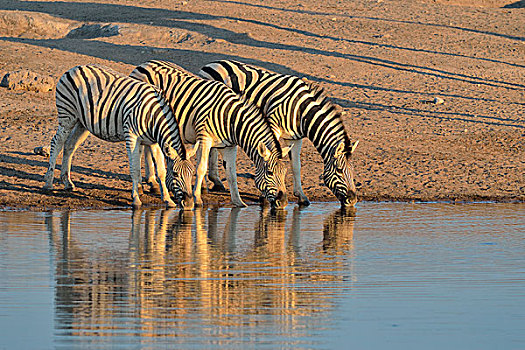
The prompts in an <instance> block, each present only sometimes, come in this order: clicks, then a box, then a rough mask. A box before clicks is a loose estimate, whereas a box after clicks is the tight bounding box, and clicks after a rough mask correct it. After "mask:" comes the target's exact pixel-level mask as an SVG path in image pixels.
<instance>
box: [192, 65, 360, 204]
mask: <svg viewBox="0 0 525 350" xmlns="http://www.w3.org/2000/svg"><path fill="white" fill-rule="evenodd" d="M198 75H200V76H201V77H203V78H206V79H210V80H215V81H220V82H223V83H225V84H226V85H227V86H229V87H230V88H232V89H233V90H234V91H235V92H237V93H239V94H242V96H243V97H245V98H246V99H247V100H249V101H250V102H252V103H254V104H255V105H256V106H257V107H259V108H260V109H261V110H262V111H263V112H264V115H265V116H266V117H267V118H268V121H269V123H270V126H271V128H272V131H273V132H274V133H275V135H276V136H277V138H278V139H279V138H282V139H283V140H284V142H285V143H286V144H287V145H292V146H293V147H292V150H291V152H290V159H291V163H292V172H293V180H294V181H293V182H294V190H293V192H294V195H295V196H297V197H298V198H299V203H300V204H305V205H308V204H309V203H310V202H309V200H308V198H307V197H306V195H305V194H304V192H303V189H302V186H301V159H300V152H301V146H302V139H303V138H305V137H306V138H308V139H310V141H312V143H313V145H314V146H315V148H316V149H317V151H318V152H319V153H320V154H321V156H322V158H323V161H324V172H323V179H324V182H325V184H326V186H327V187H328V188H329V189H330V190H331V191H332V192H333V193H334V195H335V196H336V197H337V199H338V200H339V201H340V202H341V205H342V206H343V207H351V206H354V205H355V203H356V202H357V194H356V187H355V184H354V171H353V166H352V162H351V155H352V153H353V152H354V150H355V148H356V146H357V143H358V142H357V141H356V142H355V143H354V144H353V145H352V143H351V141H350V137H349V136H348V134H347V133H346V131H345V128H344V126H343V122H342V120H341V112H340V108H339V107H338V106H337V105H335V104H334V103H332V102H331V101H330V100H329V99H328V98H327V97H326V96H325V95H324V93H323V90H322V89H321V88H320V87H318V86H313V85H312V84H310V83H308V82H306V81H304V80H302V79H300V78H298V77H295V76H290V75H283V74H278V73H274V72H271V71H267V70H264V69H262V68H258V67H255V66H251V65H248V64H244V63H240V62H236V61H231V60H221V61H217V62H212V63H209V64H207V65H205V66H204V67H203V68H202V69H201V70H200V71H199V73H198ZM216 169H217V154H216V153H213V152H212V153H211V154H210V175H209V178H210V180H211V181H213V182H214V183H215V184H217V186H220V180H219V178H218V177H217V170H216Z"/></svg>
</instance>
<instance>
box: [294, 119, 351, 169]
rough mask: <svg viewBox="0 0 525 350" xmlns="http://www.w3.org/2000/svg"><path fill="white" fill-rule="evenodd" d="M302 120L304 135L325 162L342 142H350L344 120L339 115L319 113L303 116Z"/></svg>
mask: <svg viewBox="0 0 525 350" xmlns="http://www.w3.org/2000/svg"><path fill="white" fill-rule="evenodd" d="M302 121H303V122H302V127H303V130H304V133H305V135H304V136H306V137H307V138H308V139H309V140H310V141H312V143H313V145H314V147H315V149H317V151H318V152H319V154H321V157H322V158H323V160H324V161H325V162H326V161H327V160H328V159H329V158H330V157H332V154H333V151H334V150H335V148H336V147H337V146H338V145H339V144H340V143H341V142H345V143H349V142H350V139H349V138H348V136H347V134H346V131H345V128H344V125H343V122H342V121H341V119H340V118H339V116H337V115H333V114H324V115H323V114H320V113H317V114H315V115H313V116H310V117H308V116H307V117H303V120H302ZM347 146H348V145H347Z"/></svg>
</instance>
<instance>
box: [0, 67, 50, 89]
mask: <svg viewBox="0 0 525 350" xmlns="http://www.w3.org/2000/svg"><path fill="white" fill-rule="evenodd" d="M0 86H2V87H6V88H8V89H9V90H26V91H36V92H47V91H51V90H53V88H54V86H55V81H54V79H53V78H52V77H50V76H42V75H39V74H36V73H34V72H31V71H28V70H18V71H13V72H8V73H7V74H5V75H4V77H3V78H2V81H1V82H0Z"/></svg>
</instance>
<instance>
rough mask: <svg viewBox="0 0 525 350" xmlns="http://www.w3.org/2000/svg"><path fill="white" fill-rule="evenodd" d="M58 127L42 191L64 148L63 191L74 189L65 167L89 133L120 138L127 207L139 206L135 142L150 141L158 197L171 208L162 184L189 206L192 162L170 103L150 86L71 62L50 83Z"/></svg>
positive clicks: (114, 139) (137, 144)
mask: <svg viewBox="0 0 525 350" xmlns="http://www.w3.org/2000/svg"><path fill="white" fill-rule="evenodd" d="M56 106H57V111H58V130H57V132H56V134H55V136H54V137H53V139H52V140H51V146H50V158H49V169H48V171H47V173H46V175H45V177H44V179H45V186H44V188H46V189H52V188H53V172H54V169H55V165H56V159H57V156H58V155H59V154H60V152H61V151H62V148H64V156H63V160H62V169H61V180H62V182H63V183H64V185H65V188H66V189H68V190H74V188H75V186H74V184H73V182H71V178H70V169H71V160H72V157H73V153H74V152H75V150H76V148H77V147H78V146H79V145H80V144H81V143H82V142H83V141H84V140H85V139H86V137H87V136H88V135H89V133H92V134H93V135H95V136H97V137H98V138H101V139H103V140H105V141H110V142H119V141H126V149H127V153H128V157H129V163H130V172H131V177H132V180H133V189H132V197H133V205H134V206H136V207H139V206H140V205H141V204H142V203H141V201H140V198H139V190H140V189H139V186H140V157H139V155H140V145H141V144H146V145H151V148H152V153H153V155H154V157H155V158H156V160H157V162H156V163H158V164H159V165H160V167H159V168H158V169H157V173H158V175H159V178H160V179H161V188H162V193H161V194H162V197H163V200H164V201H165V202H166V203H167V204H168V205H169V206H175V203H174V202H173V201H172V200H171V199H170V196H169V192H168V189H167V188H166V184H165V178H166V168H165V167H164V162H163V161H162V154H163V153H164V157H165V159H166V164H167V166H168V170H169V171H168V175H167V181H166V182H167V183H168V187H169V188H170V190H173V191H174V192H175V196H176V199H177V201H179V203H180V204H181V205H182V206H183V207H185V208H186V209H191V208H193V196H192V193H191V181H192V179H193V166H192V164H191V162H190V161H189V160H188V158H189V155H190V154H189V153H191V152H187V151H186V149H185V148H184V144H183V143H182V139H181V136H180V133H179V126H178V124H177V120H176V119H175V117H174V115H173V112H172V110H171V108H170V105H169V104H168V103H167V102H166V100H165V99H164V97H163V95H162V93H161V92H160V91H159V90H158V89H156V88H155V87H153V86H151V85H149V84H145V83H142V82H139V81H137V80H135V79H131V78H129V77H123V76H120V75H119V74H118V73H115V72H113V71H111V70H110V69H108V68H104V67H100V66H94V65H87V66H77V67H74V68H72V69H70V70H69V71H67V72H66V73H64V75H62V77H61V78H60V80H59V82H58V84H57V87H56Z"/></svg>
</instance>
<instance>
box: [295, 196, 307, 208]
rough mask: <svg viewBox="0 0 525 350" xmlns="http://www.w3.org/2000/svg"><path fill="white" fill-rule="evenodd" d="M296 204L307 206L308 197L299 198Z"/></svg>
mask: <svg viewBox="0 0 525 350" xmlns="http://www.w3.org/2000/svg"><path fill="white" fill-rule="evenodd" d="M297 204H299V205H300V206H301V207H307V206H309V205H310V201H309V200H308V198H303V199H299V201H298V202H297Z"/></svg>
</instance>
